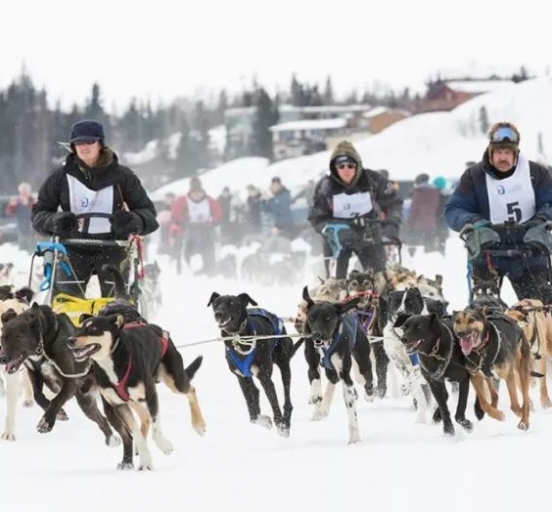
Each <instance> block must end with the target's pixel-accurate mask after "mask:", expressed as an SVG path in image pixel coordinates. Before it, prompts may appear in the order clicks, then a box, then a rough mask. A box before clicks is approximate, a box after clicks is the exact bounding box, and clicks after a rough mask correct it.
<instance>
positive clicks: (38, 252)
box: [29, 235, 147, 327]
mask: <svg viewBox="0 0 552 512" xmlns="http://www.w3.org/2000/svg"><path fill="white" fill-rule="evenodd" d="M70 247H78V248H93V247H95V248H99V247H101V248H107V247H123V248H125V249H126V258H125V259H124V260H123V262H122V264H121V267H120V270H121V273H124V272H125V271H126V270H127V268H128V269H129V272H128V276H129V277H128V280H127V282H126V283H125V288H126V295H127V298H128V300H129V301H130V302H131V303H132V304H133V305H134V306H135V307H136V308H137V310H138V312H139V313H140V314H141V315H142V316H144V317H145V318H147V303H146V301H145V299H144V296H143V294H142V292H141V289H140V284H141V281H142V280H143V278H144V263H143V244H142V239H141V238H140V237H139V236H136V235H133V236H131V237H129V239H128V240H88V239H78V238H73V239H68V240H64V241H63V242H61V241H60V240H59V238H58V237H54V238H53V239H52V240H51V241H40V242H37V244H36V247H35V251H34V253H33V255H32V258H31V268H30V272H29V287H31V286H32V279H33V276H34V275H35V266H36V259H37V258H42V264H43V280H42V282H41V283H40V285H39V291H38V294H37V298H38V302H39V303H41V304H46V305H49V306H50V307H52V309H53V310H54V311H56V312H57V313H65V314H67V315H68V316H69V318H70V319H71V321H72V322H73V324H74V325H76V326H77V327H78V326H79V325H80V322H79V318H80V316H81V314H83V313H88V314H91V315H95V314H97V313H98V312H99V311H100V310H101V308H102V307H104V306H105V305H107V304H109V303H110V302H112V301H113V300H115V297H102V296H100V297H86V283H84V282H83V281H79V280H76V278H75V274H74V272H73V270H72V267H71V262H70V260H69V258H68V248H70ZM54 283H58V284H62V285H63V284H76V285H77V286H78V287H79V288H80V292H81V294H82V296H83V297H86V298H81V297H78V296H74V295H70V294H68V293H64V292H57V291H56V290H55V286H54Z"/></svg>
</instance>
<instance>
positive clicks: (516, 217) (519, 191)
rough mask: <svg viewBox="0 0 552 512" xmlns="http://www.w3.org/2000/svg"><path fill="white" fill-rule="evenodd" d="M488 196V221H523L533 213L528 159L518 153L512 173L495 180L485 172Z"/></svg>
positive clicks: (533, 200) (499, 222)
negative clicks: (507, 176)
mask: <svg viewBox="0 0 552 512" xmlns="http://www.w3.org/2000/svg"><path fill="white" fill-rule="evenodd" d="M485 179H486V181H487V196H488V198H489V213H490V217H491V218H490V221H491V222H492V223H493V224H502V223H503V222H507V221H514V222H517V223H520V222H525V221H527V220H529V219H530V218H531V217H533V216H534V215H535V212H536V202H535V191H534V190H533V185H532V183H531V171H530V169H529V161H528V160H527V159H526V158H525V157H524V156H523V155H521V154H520V155H519V158H518V163H517V165H516V170H515V171H514V174H512V176H510V177H509V178H505V179H503V180H497V179H495V178H493V177H492V176H490V175H489V174H487V173H485Z"/></svg>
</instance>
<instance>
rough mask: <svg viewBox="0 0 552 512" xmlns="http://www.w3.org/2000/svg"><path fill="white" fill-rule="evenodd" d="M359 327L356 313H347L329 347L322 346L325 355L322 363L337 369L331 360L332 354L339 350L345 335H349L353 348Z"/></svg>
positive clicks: (342, 318) (348, 339)
mask: <svg viewBox="0 0 552 512" xmlns="http://www.w3.org/2000/svg"><path fill="white" fill-rule="evenodd" d="M357 328H358V318H357V316H356V315H355V314H354V313H347V314H345V315H343V316H342V317H341V325H340V326H339V329H337V331H336V332H335V333H334V335H333V338H332V342H331V343H330V346H329V347H328V348H322V352H323V353H324V356H323V357H322V360H321V361H320V365H321V366H323V367H324V368H327V369H328V370H335V368H334V365H333V363H332V361H331V359H332V355H333V354H334V353H335V352H336V351H337V348H338V347H339V344H340V343H341V340H342V339H343V336H344V335H346V336H347V341H348V343H349V349H351V350H352V349H353V347H354V346H355V344H356V330H357Z"/></svg>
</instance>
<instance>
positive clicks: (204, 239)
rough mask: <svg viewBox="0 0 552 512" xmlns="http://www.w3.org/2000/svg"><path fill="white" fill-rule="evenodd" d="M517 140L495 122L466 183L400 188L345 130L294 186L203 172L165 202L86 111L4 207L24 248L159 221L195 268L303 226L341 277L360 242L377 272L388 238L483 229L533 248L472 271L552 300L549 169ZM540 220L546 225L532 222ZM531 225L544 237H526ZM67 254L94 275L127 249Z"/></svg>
mask: <svg viewBox="0 0 552 512" xmlns="http://www.w3.org/2000/svg"><path fill="white" fill-rule="evenodd" d="M519 142H520V134H519V131H518V130H517V128H516V127H515V126H514V125H512V124H511V123H497V124H496V125H493V127H492V128H491V130H490V132H489V143H488V146H487V148H486V149H485V152H484V154H483V158H482V159H481V161H480V162H470V163H469V164H468V165H467V169H466V170H465V172H464V174H463V175H462V177H461V178H460V180H459V182H458V184H452V183H450V182H449V181H448V180H446V179H445V178H444V177H443V176H434V177H433V178H432V177H430V176H429V175H428V174H425V173H424V174H419V175H418V176H417V177H416V179H415V180H414V182H413V184H412V186H411V190H410V191H407V192H406V193H405V192H404V189H403V193H402V194H401V191H400V186H399V183H398V182H396V181H393V180H392V179H391V178H390V176H389V173H388V172H387V171H385V170H379V171H375V170H371V169H369V168H367V167H366V166H365V165H364V163H363V162H362V159H361V156H360V154H359V153H358V152H357V151H356V149H355V148H354V146H353V145H352V144H351V143H349V142H346V141H344V142H341V143H340V144H338V145H337V147H336V148H335V150H334V151H333V153H332V155H331V157H330V161H329V165H328V171H326V172H324V173H323V174H322V176H321V177H320V179H319V180H318V181H317V182H315V181H314V180H310V181H308V182H306V183H305V186H304V187H303V189H301V190H300V191H299V192H298V193H295V195H292V193H291V191H290V190H289V188H288V187H286V184H285V183H283V182H282V180H281V179H280V178H279V177H274V178H273V179H272V181H271V183H270V184H269V187H268V189H267V190H260V189H259V188H258V187H256V186H254V185H249V186H248V187H247V190H246V196H245V198H242V197H240V194H239V191H232V190H231V189H230V187H225V188H224V189H223V191H222V193H221V194H220V195H219V196H218V197H213V196H211V195H209V192H208V191H207V190H205V189H204V187H203V185H202V182H201V179H200V178H198V177H195V178H192V179H191V180H190V186H189V190H188V191H187V193H186V194H184V195H181V196H177V195H175V194H173V193H168V194H166V196H165V198H164V202H163V204H162V205H161V206H160V207H159V208H157V209H156V207H155V206H154V204H153V202H152V201H151V200H150V198H149V197H148V194H147V192H146V191H145V189H144V188H143V186H142V184H141V182H140V180H139V178H138V177H137V176H136V174H135V173H134V172H133V171H132V170H131V169H129V168H128V167H126V166H124V165H121V164H120V163H119V161H118V158H117V155H116V154H115V153H114V152H113V150H111V149H110V148H109V146H107V145H106V143H105V134H104V131H103V126H102V125H101V124H100V123H98V122H96V121H93V120H83V121H79V122H77V123H75V125H74V126H73V127H72V128H71V133H70V141H69V147H70V149H71V152H70V154H69V155H68V156H67V159H66V161H65V163H64V164H63V165H62V166H61V167H60V168H59V169H57V170H56V171H55V172H53V173H52V174H50V175H49V176H48V178H47V179H46V180H45V182H44V183H43V184H42V186H41V187H40V190H39V191H38V194H37V196H35V195H34V194H33V193H32V190H31V187H30V186H29V185H28V184H27V183H21V184H20V186H19V190H18V195H17V196H14V197H13V198H12V199H11V200H10V201H9V203H8V204H7V206H6V212H5V213H6V215H8V216H12V217H14V218H15V220H16V222H17V228H18V229H17V233H18V243H19V246H20V247H21V248H22V249H24V250H27V251H32V250H33V245H34V241H35V237H36V234H38V236H42V237H50V236H58V237H60V238H61V239H62V240H63V239H67V238H75V237H76V238H91V239H94V240H123V239H126V238H127V237H128V236H129V235H141V236H142V235H148V234H150V233H153V232H155V231H157V230H158V228H159V237H160V243H159V244H158V247H159V251H160V252H165V253H167V254H169V255H170V256H172V257H173V258H174V259H176V260H177V261H181V260H184V261H185V262H186V263H188V264H190V263H191V259H192V257H193V256H194V255H197V254H199V255H200V256H201V261H202V265H201V267H200V268H199V269H198V272H201V273H205V274H207V275H214V274H216V273H217V265H218V260H219V258H218V255H219V254H218V253H219V250H220V248H222V247H224V246H228V245H230V246H235V247H239V246H243V245H248V244H251V242H258V243H259V244H260V245H261V246H264V248H265V250H266V251H267V254H269V253H270V252H285V251H288V252H289V251H291V242H292V241H293V240H295V239H297V238H301V239H303V240H304V241H305V242H307V243H308V244H309V245H310V246H311V254H312V253H314V254H317V253H318V254H320V255H323V257H324V261H325V262H326V269H327V273H328V274H331V273H333V274H334V275H335V277H337V278H340V277H345V275H346V274H347V272H348V266H349V261H350V259H351V256H352V255H353V254H354V255H356V257H357V258H358V261H359V263H360V265H361V266H362V267H363V268H365V269H366V268H371V269H372V270H374V272H375V273H376V274H377V273H381V272H382V271H383V270H384V269H385V267H386V263H387V257H388V252H387V251H386V248H385V246H386V245H396V246H400V245H402V244H405V245H406V246H407V247H409V248H411V249H412V250H413V249H415V248H416V247H418V246H421V247H423V248H424V249H425V250H426V251H440V252H442V253H443V254H444V249H445V242H446V240H447V238H448V236H449V229H452V230H455V231H461V232H462V233H463V234H466V233H468V235H469V234H470V233H474V232H475V233H477V237H476V238H477V241H478V243H480V244H481V245H482V246H483V245H485V243H487V242H492V244H494V245H492V247H493V248H495V249H496V247H502V246H503V245H504V244H506V245H508V244H510V245H511V244H512V243H514V245H516V250H518V249H520V247H521V248H522V249H523V250H524V251H528V252H527V254H525V253H524V254H525V256H526V257H524V258H521V259H520V258H517V259H516V261H515V262H512V261H511V260H509V259H508V258H506V260H504V258H502V259H501V258H497V259H496V260H491V259H490V258H489V257H488V254H487V256H486V259H482V258H481V257H479V258H477V257H473V258H471V259H472V260H473V261H472V263H473V269H474V273H475V274H478V275H479V276H483V277H485V276H488V275H489V274H492V275H496V274H500V275H501V276H505V275H508V276H509V277H510V278H511V280H512V282H513V285H514V288H515V289H516V291H517V292H519V294H521V295H526V294H527V290H528V289H530V290H531V293H532V294H533V295H535V294H536V293H537V291H538V292H539V293H538V294H537V295H539V296H542V297H544V298H545V299H546V301H547V302H548V301H552V291H551V290H552V286H550V284H549V281H550V270H549V267H550V265H549V258H548V256H547V255H546V254H544V253H543V252H542V251H543V247H545V249H546V250H548V248H547V247H546V244H547V243H548V242H547V240H548V238H550V237H548V238H547V237H546V236H545V234H543V233H541V231H542V229H544V228H543V226H548V222H549V221H552V214H551V213H550V212H552V192H551V191H552V174H551V172H550V169H548V168H546V167H544V166H542V165H540V164H538V163H535V162H532V161H529V160H528V159H527V158H526V157H525V156H524V155H523V153H521V152H520V149H519ZM403 186H404V184H403ZM504 223H505V225H507V226H510V228H511V225H515V226H516V229H517V231H518V232H519V233H521V234H519V233H518V235H516V236H517V238H516V236H514V235H512V234H511V233H510V231H511V229H510V228H509V229H510V231H509V232H508V234H507V235H508V236H506V235H504V233H502V232H501V231H500V229H502V228H500V229H499V228H498V227H497V225H498V224H500V225H502V224H504ZM533 228H535V229H536V228H538V229H536V231H535V230H533V231H530V230H532V229H533ZM539 230H541V231H539ZM537 231H539V232H538V233H537ZM531 233H532V234H533V235H532V236H533V238H535V239H536V242H535V240H533V239H531V240H529V239H528V238H526V235H527V236H529V234H531ZM512 237H513V238H512ZM514 238H515V240H514V242H512V240H513V239H514ZM528 240H529V242H531V243H529V242H528ZM539 243H540V245H538V244H539ZM535 244H537V245H535ZM510 245H508V247H509V249H508V250H511V247H510ZM550 246H551V247H550V248H551V249H552V244H550ZM479 249H480V248H479ZM479 249H478V250H479ZM537 249H538V250H537ZM531 251H532V252H531ZM539 251H540V252H539ZM476 252H477V251H476ZM545 252H546V251H545ZM476 256H480V253H477V255H476ZM69 257H70V259H71V261H72V264H73V265H72V266H73V268H74V269H75V272H76V273H77V276H76V277H77V278H78V279H79V280H81V281H84V282H87V280H88V279H89V278H90V276H91V275H92V274H94V273H96V274H98V275H100V274H101V270H100V269H101V265H103V264H105V263H113V264H119V263H120V261H121V258H123V257H124V254H123V252H121V251H120V250H118V249H117V248H116V247H115V248H114V247H111V248H109V249H107V248H104V249H102V250H95V251H92V250H90V249H82V248H80V249H79V248H73V249H72V250H71V253H70V255H69ZM330 263H333V266H332V268H330ZM100 281H101V276H100ZM543 283H544V284H543ZM547 283H548V284H547ZM69 292H71V293H72V292H75V290H74V289H73V288H71V290H69ZM541 292H542V293H541Z"/></svg>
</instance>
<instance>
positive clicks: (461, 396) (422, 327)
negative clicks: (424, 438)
mask: <svg viewBox="0 0 552 512" xmlns="http://www.w3.org/2000/svg"><path fill="white" fill-rule="evenodd" d="M395 325H397V326H400V327H402V330H403V336H402V338H401V341H402V343H403V345H404V347H405V350H406V352H407V353H408V354H413V353H417V354H418V357H419V361H420V368H421V371H422V375H423V376H424V378H425V379H426V380H427V382H428V383H429V387H430V389H431V393H432V394H433V397H434V398H435V401H436V402H437V405H438V409H437V410H436V411H435V414H434V416H433V418H434V420H435V421H439V420H442V421H443V431H444V433H445V434H447V435H454V434H455V432H454V426H453V424H452V421H451V417H450V411H449V409H448V405H447V401H448V392H447V388H446V385H445V381H450V382H457V383H458V404H457V406H456V413H455V415H454V419H455V421H456V423H458V424H459V425H460V426H461V427H462V428H463V429H464V430H465V431H466V432H471V431H472V430H473V424H472V422H471V421H469V420H468V419H467V418H466V407H467V403H468V397H469V390H470V374H469V373H468V371H467V370H466V368H465V359H464V356H463V354H462V351H461V349H460V345H459V344H458V343H457V341H456V340H455V338H454V334H453V331H452V320H451V319H450V318H448V317H447V318H439V317H438V315H436V314H435V313H432V314H430V315H413V316H408V315H402V316H400V317H399V318H398V319H397V322H396V323H395ZM474 409H475V415H476V417H477V419H478V420H480V419H482V418H483V416H484V412H483V410H482V409H481V406H480V405H479V401H478V400H477V397H476V400H475V408H474Z"/></svg>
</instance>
